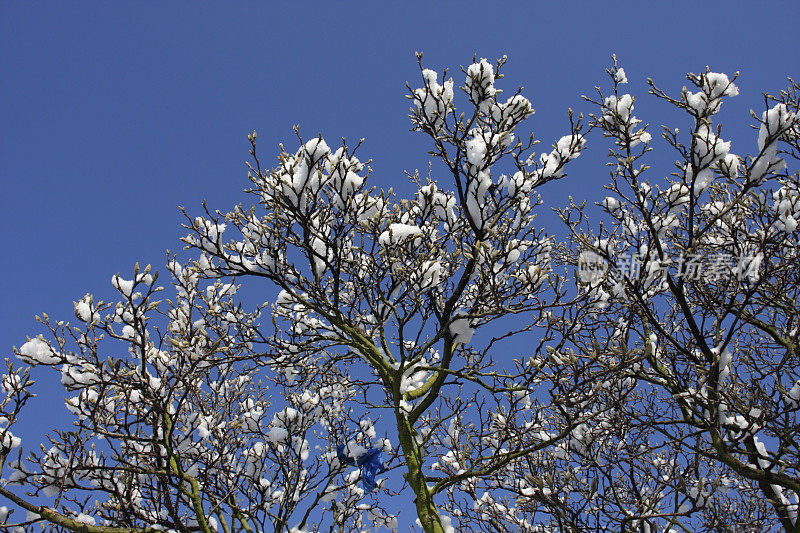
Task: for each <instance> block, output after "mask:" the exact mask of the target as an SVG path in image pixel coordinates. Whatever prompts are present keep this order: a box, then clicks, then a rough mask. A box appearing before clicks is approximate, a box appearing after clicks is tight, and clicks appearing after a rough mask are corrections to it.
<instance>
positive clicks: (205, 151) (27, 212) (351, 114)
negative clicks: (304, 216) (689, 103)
mask: <svg viewBox="0 0 800 533" xmlns="http://www.w3.org/2000/svg"><path fill="white" fill-rule="evenodd" d="M697 4H699V6H698V5H697ZM389 5H390V4H389V3H388V2H387V3H384V2H375V1H372V2H336V3H333V2H331V3H322V2H319V3H312V2H249V3H245V2H236V3H232V2H231V3H228V2H225V3H221V2H213V3H212V2H191V3H190V2H9V1H6V0H3V1H1V2H0V102H2V105H0V133H1V136H0V177H2V183H3V188H4V190H3V194H2V195H0V212H2V214H3V218H4V222H3V226H4V227H5V228H6V229H5V231H4V232H3V233H4V235H5V239H6V241H5V243H4V244H3V251H2V253H0V295H2V297H1V298H0V346H2V350H3V352H2V353H3V356H10V355H11V349H10V348H11V346H12V345H16V346H20V345H21V344H23V343H24V342H25V336H26V335H31V336H33V335H35V334H37V333H40V332H42V331H41V330H40V329H39V327H38V325H37V324H36V323H35V321H34V315H35V314H37V313H41V312H42V311H46V312H47V313H49V314H50V315H51V316H52V317H56V318H61V319H66V320H74V315H73V307H72V302H73V301H74V300H77V299H79V298H81V297H82V296H83V295H84V294H85V293H86V292H87V291H91V292H94V293H95V294H97V295H98V296H99V297H101V298H104V299H107V298H109V297H110V296H112V295H113V294H112V290H111V288H110V284H109V281H110V278H111V276H112V275H113V274H114V273H116V272H122V273H123V274H127V273H129V272H130V270H131V268H132V265H133V263H134V262H136V261H139V262H140V263H142V264H146V263H153V265H154V266H155V267H157V268H161V267H162V265H163V262H164V251H165V250H166V249H172V250H178V249H179V248H180V243H179V242H178V238H179V236H181V235H183V231H182V230H181V229H180V227H179V225H180V222H181V218H180V216H179V212H178V209H177V206H178V205H183V206H185V207H187V208H188V209H189V210H190V211H193V212H197V210H198V209H199V206H200V202H201V201H202V200H203V199H204V198H205V199H207V200H208V201H209V204H210V205H211V206H212V207H215V208H220V209H228V208H230V207H232V206H233V205H234V204H235V203H237V202H239V201H243V200H244V199H245V198H244V196H243V195H242V194H241V192H240V191H241V189H242V188H243V187H244V186H245V185H247V180H246V172H245V170H244V165H243V163H244V161H245V160H246V158H247V150H248V145H247V142H246V138H245V135H246V134H247V133H248V132H250V131H252V130H253V129H256V130H258V134H259V135H258V139H259V141H260V152H261V154H262V155H263V156H264V157H265V160H267V161H268V162H270V161H271V157H272V155H273V154H274V153H275V152H276V149H277V144H278V142H285V143H286V144H287V149H288V150H289V151H293V150H294V149H295V141H294V140H293V133H292V130H291V128H292V125H294V124H300V125H301V128H302V132H303V133H304V134H305V135H306V136H312V135H316V134H317V132H322V133H323V135H324V136H325V137H326V138H327V139H328V140H329V143H330V144H331V145H334V144H336V142H337V139H339V138H340V137H343V136H344V137H347V138H348V139H351V140H357V139H359V138H361V137H365V138H366V143H365V145H364V147H363V151H362V152H361V156H362V157H363V158H366V157H372V158H373V159H374V163H373V165H372V166H373V168H374V170H375V173H374V176H373V184H374V185H378V186H382V187H389V186H394V187H395V188H396V189H399V190H401V191H403V190H407V188H405V183H404V181H403V180H404V178H403V170H413V169H415V168H423V169H424V168H427V161H428V156H427V154H426V151H427V149H428V145H427V143H426V139H425V138H423V137H422V136H421V135H419V134H411V133H409V131H408V130H409V122H408V118H407V110H408V105H409V104H408V101H407V100H406V99H405V98H404V95H405V88H404V83H405V82H406V81H411V82H412V83H413V84H419V74H418V71H417V67H416V62H415V59H414V56H413V53H414V51H415V50H421V51H424V53H425V63H426V65H427V66H429V67H430V68H435V69H437V70H441V69H442V68H444V67H449V68H450V69H451V70H452V72H453V75H454V76H455V78H456V80H457V81H459V82H460V81H461V80H462V78H463V76H462V75H461V74H460V72H458V68H457V67H458V66H459V65H464V64H469V63H470V62H471V59H472V56H473V54H478V56H479V57H481V56H482V57H487V58H496V57H498V56H500V55H502V54H507V55H508V56H509V64H508V67H507V68H506V71H505V72H506V78H505V79H504V80H502V81H501V82H500V83H499V85H500V86H501V88H504V89H506V90H507V91H509V92H513V89H514V88H515V87H516V86H517V85H523V86H525V88H526V90H525V92H524V94H525V95H526V96H528V97H529V98H530V99H531V100H532V102H533V105H534V108H535V109H536V115H535V116H534V118H533V123H532V124H533V129H534V131H535V132H536V133H537V136H538V138H540V139H542V141H543V143H544V144H545V146H546V145H549V144H550V143H551V142H552V141H553V139H556V138H558V137H560V136H561V135H563V134H564V133H565V132H566V127H565V124H566V109H567V108H568V107H573V108H575V109H576V110H584V111H585V110H588V109H589V108H588V107H587V106H586V105H585V104H583V103H582V102H581V100H580V95H581V94H590V93H591V92H592V90H593V87H594V86H595V85H597V84H605V83H606V78H605V76H604V69H605V68H606V67H607V66H608V64H609V58H610V55H611V54H612V53H616V54H617V55H618V57H619V59H620V61H621V64H622V66H623V67H624V68H625V70H626V72H627V74H628V78H629V79H630V80H631V83H630V85H629V86H628V87H629V89H630V90H631V92H633V93H634V94H639V95H640V96H641V98H640V101H639V102H638V104H639V106H638V107H639V110H638V112H637V115H639V116H640V118H642V119H644V120H645V121H647V122H651V123H652V124H653V126H657V125H658V124H659V123H660V122H662V121H663V120H673V119H674V118H675V115H673V114H665V107H664V106H663V104H658V103H656V102H653V101H652V99H650V98H647V97H646V95H645V92H646V90H645V88H644V81H645V79H646V78H647V77H648V76H650V77H653V78H654V79H655V80H656V81H658V82H659V83H660V84H661V85H662V86H663V87H665V88H666V89H668V90H671V91H673V92H677V91H679V90H680V87H681V86H682V85H683V83H684V81H685V80H684V78H683V75H684V73H685V72H687V71H694V72H697V71H700V70H702V69H704V68H705V66H706V65H710V66H711V68H712V70H715V71H722V72H726V73H729V74H731V73H733V72H734V71H736V70H740V71H741V78H740V79H739V81H737V84H738V85H739V87H740V90H741V95H740V96H739V97H738V98H737V99H735V100H733V101H731V102H730V103H726V109H725V110H723V113H722V115H721V120H722V121H724V122H725V124H727V126H728V129H727V131H728V136H727V137H726V138H729V137H732V138H733V140H734V145H733V149H734V151H740V152H745V151H746V150H749V149H751V148H752V146H754V143H755V137H754V135H753V134H751V133H750V132H749V130H747V128H746V125H747V124H748V123H749V120H750V119H749V117H748V110H749V109H751V108H756V109H760V108H761V106H762V103H761V100H760V93H761V91H772V92H777V91H778V90H779V89H781V88H783V87H784V86H785V85H786V83H785V78H786V77H787V76H794V77H795V78H797V77H799V76H800V52H798V46H797V29H798V25H797V22H798V19H799V17H798V15H800V3H798V2H797V1H783V2H778V1H759V2H748V1H729V2H724V3H723V2H718V1H715V2H698V3H695V2H682V1H669V2H651V1H636V2H612V1H593V2H569V3H567V2H547V3H544V2H517V3H505V4H502V7H494V6H492V5H491V3H488V2H441V1H440V2H397V3H392V4H391V5H392V6H397V7H387V6H389ZM564 5H569V9H567V8H565V7H563V6H564ZM684 124H685V122H678V123H674V124H672V125H673V126H682V125H684ZM651 131H653V132H654V133H656V134H657V131H658V130H657V128H655V127H651ZM654 137H657V135H654ZM742 142H744V143H746V144H745V145H744V146H742V148H740V149H739V150H737V148H736V147H737V143H742ZM654 147H656V148H663V144H662V143H658V144H655V143H654ZM605 151H606V146H604V145H602V143H598V142H595V143H594V146H592V145H591V140H590V150H589V151H587V152H586V153H585V154H584V155H583V156H582V157H581V159H579V160H578V161H576V165H575V166H574V167H573V169H572V171H571V172H570V176H569V178H567V180H566V181H563V182H560V183H559V184H557V186H556V187H554V188H553V196H552V200H551V199H550V198H547V197H546V201H548V202H552V203H550V204H549V205H560V202H563V199H564V196H565V194H573V195H575V196H576V197H577V198H579V199H583V198H588V199H589V200H590V201H596V200H599V199H601V198H602V197H603V196H604V194H603V193H602V189H601V186H602V184H603V183H605V181H606V177H607V172H606V171H605V168H604V167H603V162H604V161H603V155H604V153H605ZM670 157H671V156H670ZM669 160H670V158H669V157H667V158H664V159H663V162H664V167H663V168H664V170H666V168H667V166H666V163H668V162H669ZM43 383H47V384H48V386H51V385H52V384H54V383H57V380H45V381H44V382H43ZM50 391H52V392H50ZM62 397H63V394H62V392H61V390H59V389H58V388H53V389H50V390H49V391H47V392H43V393H42V398H40V401H38V402H36V403H35V404H34V405H32V408H31V410H30V412H29V415H31V416H35V417H36V420H37V421H38V422H39V426H38V428H39V429H41V428H43V427H44V426H47V425H49V424H50V423H52V422H53V421H55V420H59V419H60V420H63V419H64V417H65V416H66V409H64V408H63V404H61V398H62ZM47 400H53V401H55V403H51V402H48V401H47ZM25 427H27V426H25ZM31 431H33V432H34V433H35V431H36V429H34V428H33V427H31ZM15 433H21V436H22V437H23V442H24V445H25V444H27V445H28V446H30V445H31V444H33V442H31V440H29V439H28V440H26V436H30V435H33V434H34V433H26V432H25V431H15Z"/></svg>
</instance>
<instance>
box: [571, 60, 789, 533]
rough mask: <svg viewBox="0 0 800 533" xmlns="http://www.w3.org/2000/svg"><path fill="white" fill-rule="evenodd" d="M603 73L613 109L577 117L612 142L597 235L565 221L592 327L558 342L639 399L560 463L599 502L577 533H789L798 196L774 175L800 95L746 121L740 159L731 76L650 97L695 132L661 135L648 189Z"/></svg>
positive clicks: (603, 104) (579, 210)
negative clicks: (748, 145) (670, 156)
mask: <svg viewBox="0 0 800 533" xmlns="http://www.w3.org/2000/svg"><path fill="white" fill-rule="evenodd" d="M608 73H609V75H610V77H611V80H612V82H613V91H612V93H611V94H608V95H606V94H604V93H602V92H601V90H600V89H599V88H598V90H597V91H598V97H597V98H596V99H593V98H589V99H587V100H588V101H589V102H591V103H592V104H594V105H595V106H596V108H597V109H598V112H597V114H596V115H592V116H591V121H590V129H594V130H599V131H600V132H602V134H603V135H604V136H605V137H607V138H608V139H610V140H611V141H612V142H613V146H612V148H611V150H610V151H609V159H610V162H609V167H610V169H611V183H610V184H609V185H608V187H607V189H608V190H609V191H610V192H611V195H610V196H608V197H607V198H605V200H603V201H602V202H601V203H600V204H598V205H599V206H600V207H601V209H602V211H604V213H605V217H602V218H600V217H598V218H600V221H599V223H598V218H595V217H594V216H588V215H587V214H586V212H585V206H577V205H572V206H570V207H568V208H566V209H563V210H561V211H560V215H561V218H562V220H563V221H564V222H565V223H566V225H567V227H568V228H569V229H570V234H571V236H572V246H571V247H570V250H571V258H570V259H571V261H572V263H573V264H575V265H580V266H584V267H585V268H586V267H588V266H591V265H592V264H593V261H592V259H594V264H595V266H600V267H601V268H598V269H597V270H595V271H590V270H586V272H587V273H588V275H586V276H584V279H585V281H586V283H585V284H584V286H585V290H586V291H587V293H588V294H590V295H591V297H592V298H593V299H594V300H595V301H596V302H597V303H598V305H599V306H600V307H602V312H600V313H595V314H592V315H588V316H586V317H584V320H583V322H582V327H581V328H580V330H578V331H576V334H575V335H571V336H570V340H571V341H572V342H573V343H574V344H575V345H576V346H577V347H578V349H579V350H580V351H583V352H584V353H586V352H589V353H591V352H594V353H597V354H599V356H600V357H604V358H608V359H609V361H610V363H611V364H618V365H621V366H623V367H625V368H627V369H629V370H628V373H629V379H631V380H635V382H636V393H635V394H631V395H629V396H627V397H626V400H625V401H624V402H621V403H620V404H619V412H618V413H616V417H617V418H616V420H617V421H616V423H615V426H614V428H613V430H610V431H602V428H598V431H597V432H596V433H595V434H593V435H592V438H593V439H596V440H597V441H598V442H599V443H601V445H600V446H598V447H597V448H596V449H595V451H594V453H590V454H589V455H588V456H587V457H580V456H575V455H573V456H572V457H570V459H571V460H572V461H573V462H576V460H577V463H579V466H580V467H583V469H584V470H583V471H584V473H585V472H586V469H589V470H590V471H592V470H593V471H594V472H595V473H594V475H589V476H588V479H590V480H592V482H594V483H598V482H599V484H600V490H599V492H598V495H597V496H593V498H597V499H598V502H599V503H595V504H594V505H595V506H596V507H597V508H599V511H597V512H595V516H593V517H592V516H591V515H589V516H590V517H592V518H594V522H591V521H590V522H589V523H590V524H591V525H593V526H594V528H595V529H606V528H608V529H612V528H614V529H620V530H632V529H633V528H634V527H638V528H640V529H641V530H642V531H666V530H668V529H670V528H671V530H672V531H678V530H686V531H701V530H702V531H742V530H746V531H766V530H770V529H771V528H773V527H778V526H780V527H781V528H783V529H784V530H786V531H800V522H798V519H797V512H798V496H800V484H799V482H800V471H798V465H800V456H799V455H798V453H800V449H798V442H797V439H796V435H797V434H798V428H799V426H798V423H800V420H799V419H798V402H799V401H800V380H799V378H800V359H798V346H800V345H799V344H798V340H799V339H800V337H799V336H798V335H799V334H798V331H800V328H798V320H799V319H800V313H799V311H800V308H798V306H797V299H798V288H799V287H800V284H799V283H798V277H797V275H798V274H797V266H798V264H800V263H798V233H797V231H796V230H797V220H798V218H797V217H798V215H799V214H800V195H799V194H798V193H799V192H800V189H798V185H800V181H799V180H798V173H797V171H794V172H790V171H789V170H788V168H787V165H786V162H785V160H784V157H787V158H791V159H794V160H797V158H798V156H799V155H800V150H798V138H799V136H798V133H800V113H798V105H799V104H800V93H799V92H798V89H800V86H798V84H797V83H795V82H791V80H790V82H791V85H790V87H789V89H788V90H786V91H782V92H781V93H780V95H779V96H778V97H772V96H769V95H765V96H764V105H765V107H766V110H765V111H764V112H763V113H761V114H760V115H759V114H756V113H752V116H753V118H754V119H755V120H756V121H757V124H756V126H755V127H756V128H757V130H758V137H757V143H755V144H756V146H757V150H756V151H755V152H754V153H753V155H751V156H739V155H735V154H734V153H733V152H732V151H731V142H730V141H724V140H723V139H722V138H721V135H722V129H721V126H719V125H715V122H714V121H715V119H716V115H717V114H718V113H719V111H720V108H721V106H722V103H723V101H724V100H725V99H726V98H728V97H734V96H736V95H738V88H737V87H736V85H735V83H734V81H735V79H736V76H734V77H733V78H728V76H726V75H725V74H720V73H715V72H710V71H709V70H706V72H703V73H700V74H689V75H687V80H688V81H689V84H690V87H691V90H689V89H687V88H684V89H683V91H682V92H681V94H680V95H679V96H678V97H671V96H669V95H667V94H666V93H665V92H664V91H662V90H661V89H659V88H658V87H657V86H656V85H655V84H654V83H653V82H652V81H651V80H648V83H649V86H650V94H651V95H654V96H655V97H657V98H658V99H660V100H662V101H664V102H666V103H667V104H669V105H671V106H674V107H675V108H677V109H678V110H680V111H682V112H683V113H685V114H686V115H688V117H689V124H690V127H689V131H688V133H686V134H683V135H681V134H680V132H679V130H678V129H677V128H675V129H674V130H673V129H670V128H667V127H664V129H663V134H662V136H663V138H664V139H665V141H666V143H667V144H668V145H669V146H670V147H671V148H672V149H673V150H674V151H675V152H676V153H677V158H678V159H677V161H676V162H675V169H676V171H675V172H673V173H672V174H671V175H670V177H668V178H667V179H666V180H664V181H661V180H658V181H655V180H653V177H652V176H653V172H651V170H650V167H649V166H648V163H647V162H648V158H649V157H650V155H649V153H650V152H651V151H652V150H653V148H651V146H650V139H651V136H650V134H649V133H648V132H647V131H646V126H643V124H642V122H641V121H640V120H639V119H637V118H636V117H635V116H634V115H633V107H634V105H633V104H634V102H635V98H634V97H632V96H631V95H629V94H622V90H621V89H622V88H621V84H623V83H625V82H626V81H627V80H626V79H625V74H624V70H622V69H621V68H619V67H618V66H617V64H616V60H615V62H614V66H613V68H612V69H610V70H609V71H608ZM740 146H741V145H740ZM582 263H583V264H582ZM581 463H582V464H581ZM561 470H562V471H568V470H569V468H568V467H566V466H563V465H562V466H561ZM579 487H580V484H579V485H578V488H579ZM573 490H575V489H573ZM577 500H578V501H582V500H581V498H577ZM583 503H585V504H587V505H588V508H591V507H592V505H591V502H585V501H583ZM581 509H583V508H581ZM603 515H604V516H603ZM586 517H587V515H586V514H585V513H584V516H583V518H586ZM585 526H586V522H584V527H585Z"/></svg>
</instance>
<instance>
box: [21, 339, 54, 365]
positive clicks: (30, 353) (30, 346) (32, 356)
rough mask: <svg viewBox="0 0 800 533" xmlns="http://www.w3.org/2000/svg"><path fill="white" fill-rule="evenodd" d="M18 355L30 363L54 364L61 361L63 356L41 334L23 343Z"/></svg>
mask: <svg viewBox="0 0 800 533" xmlns="http://www.w3.org/2000/svg"><path fill="white" fill-rule="evenodd" d="M17 357H19V358H20V359H22V360H23V361H25V362H26V363H30V364H42V365H54V364H57V363H60V362H61V357H60V356H59V355H58V354H57V353H55V352H54V351H53V350H52V348H50V345H49V344H47V342H45V340H44V338H43V337H42V336H41V335H39V336H37V337H35V338H33V339H31V340H29V341H28V342H26V343H25V344H23V345H22V346H21V347H20V349H19V355H18V356H17Z"/></svg>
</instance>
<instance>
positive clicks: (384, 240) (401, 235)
mask: <svg viewBox="0 0 800 533" xmlns="http://www.w3.org/2000/svg"><path fill="white" fill-rule="evenodd" d="M421 234H422V229H421V228H419V227H418V226H414V225H411V224H401V223H394V224H389V229H387V230H386V231H384V232H383V233H381V234H380V237H378V242H379V243H381V244H382V245H383V246H390V245H393V244H399V243H401V242H403V241H404V240H406V239H408V238H409V237H417V236H418V235H421Z"/></svg>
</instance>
